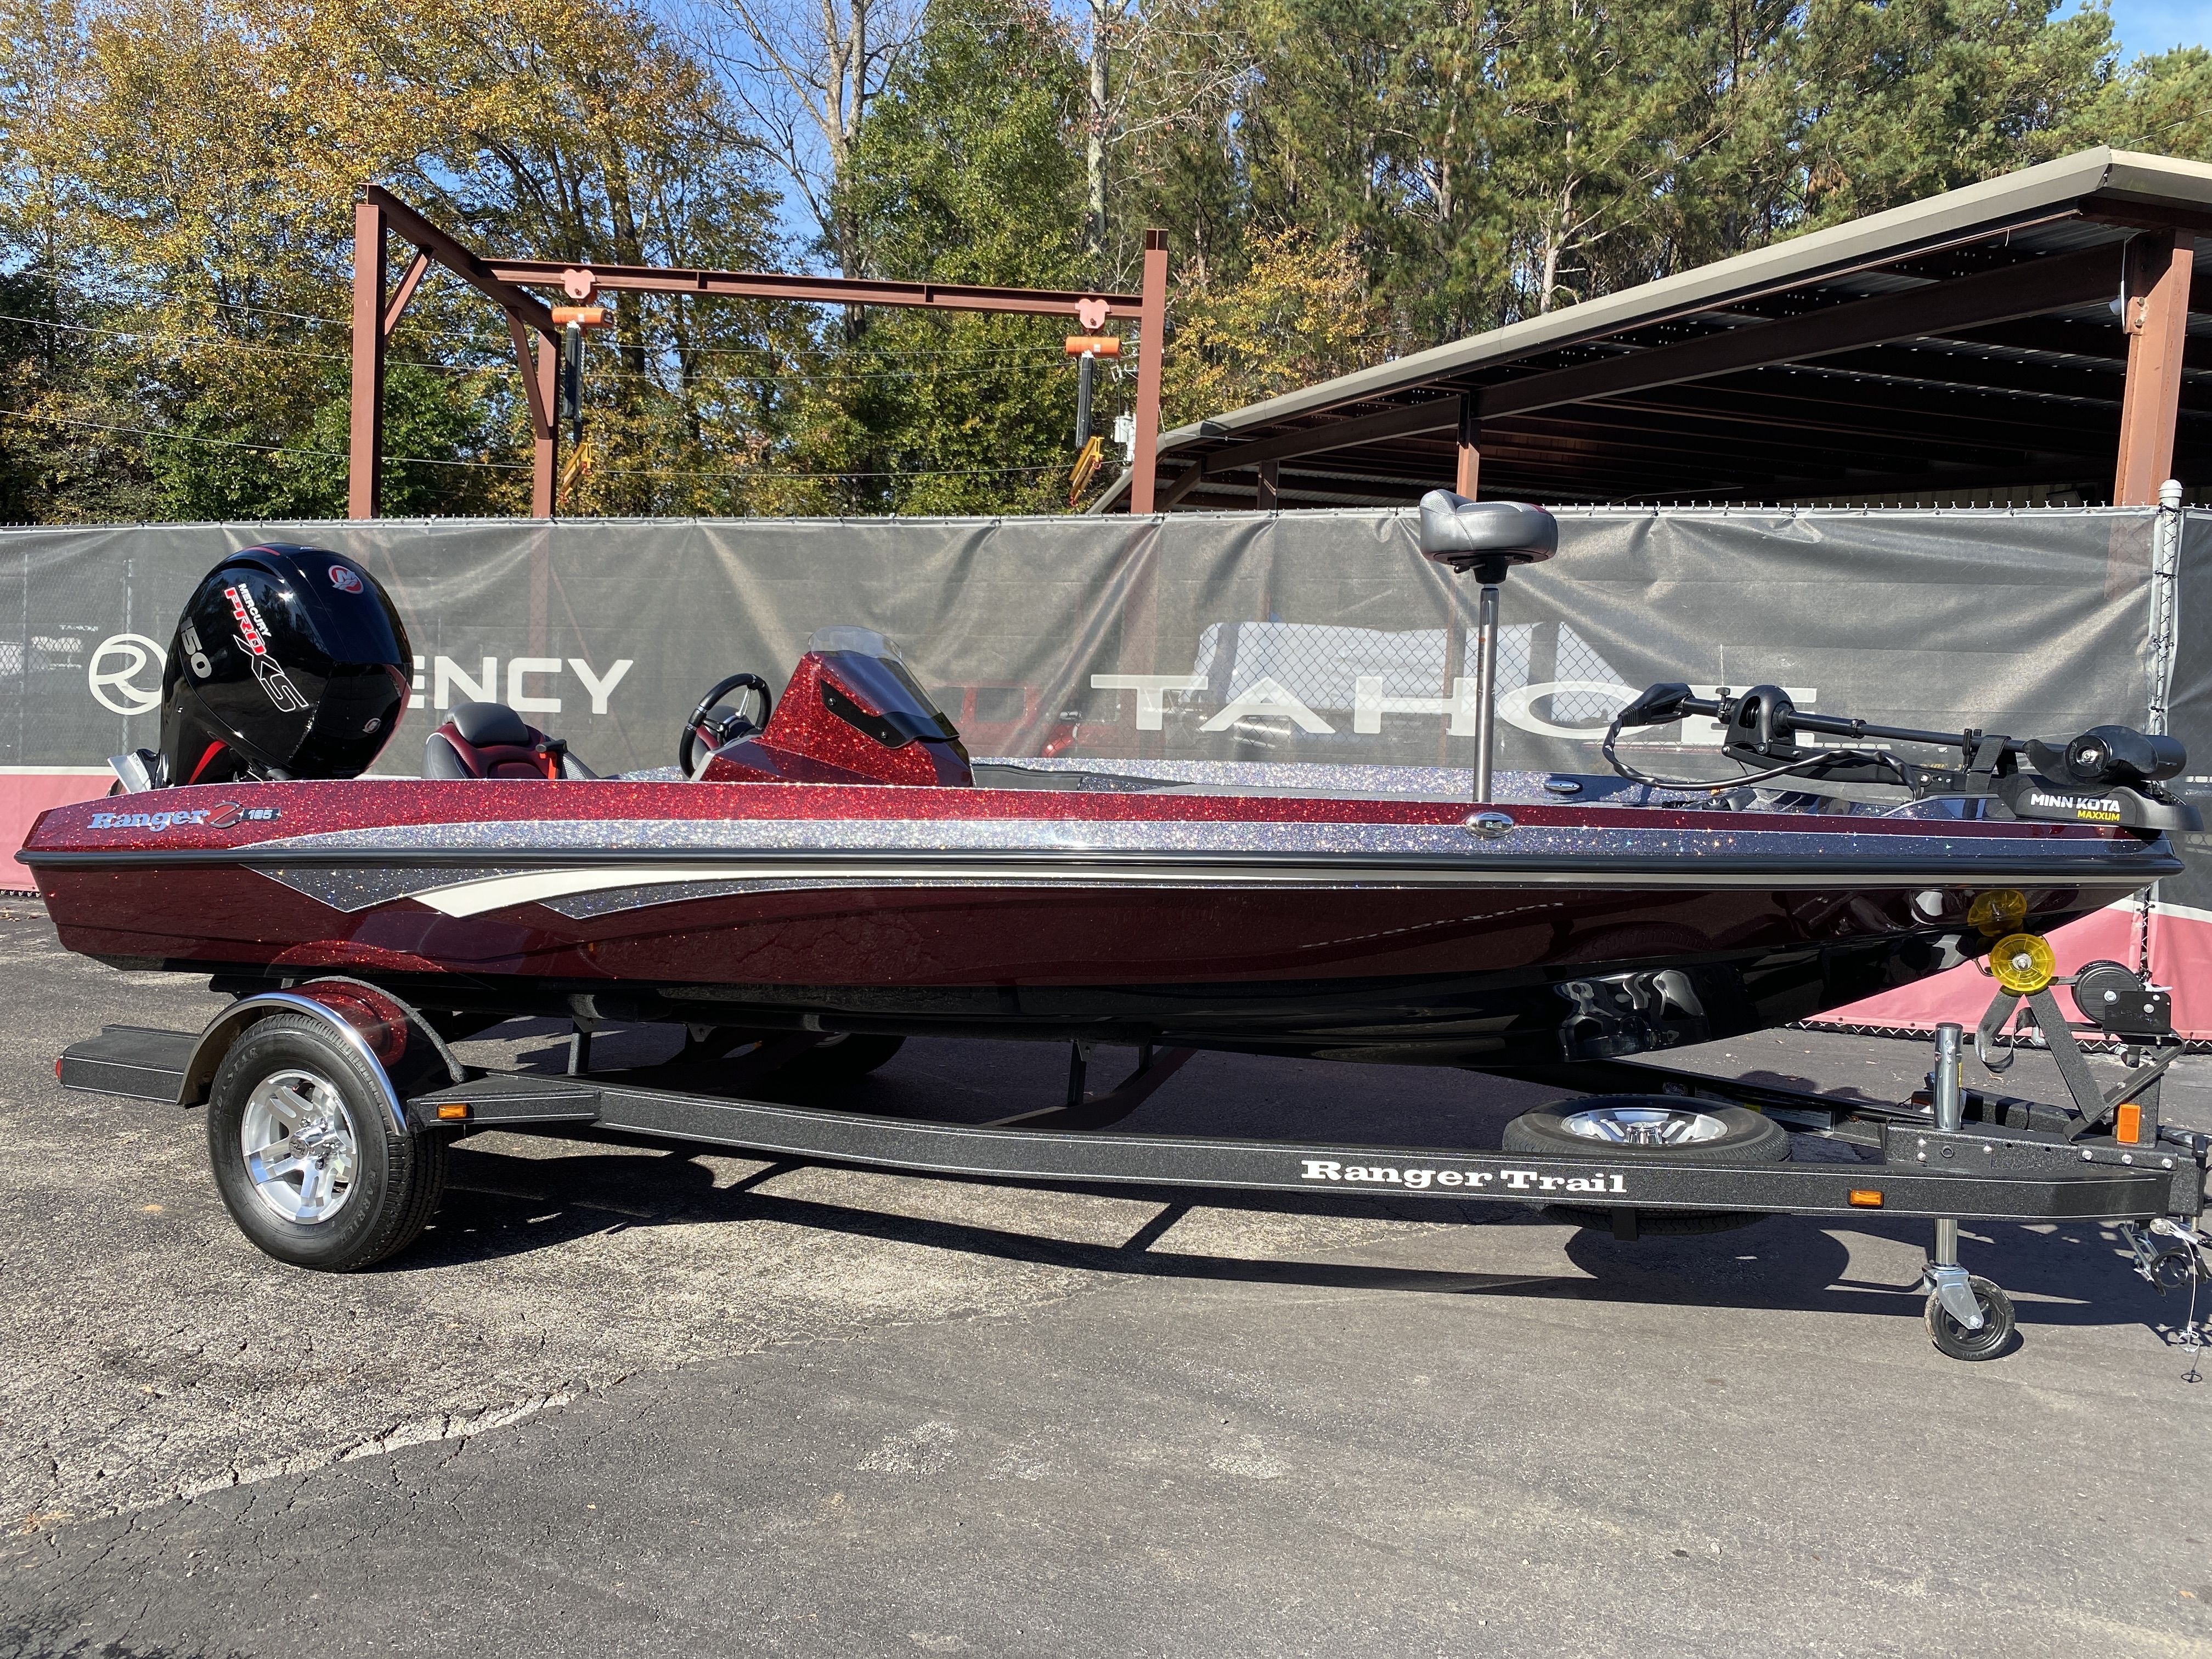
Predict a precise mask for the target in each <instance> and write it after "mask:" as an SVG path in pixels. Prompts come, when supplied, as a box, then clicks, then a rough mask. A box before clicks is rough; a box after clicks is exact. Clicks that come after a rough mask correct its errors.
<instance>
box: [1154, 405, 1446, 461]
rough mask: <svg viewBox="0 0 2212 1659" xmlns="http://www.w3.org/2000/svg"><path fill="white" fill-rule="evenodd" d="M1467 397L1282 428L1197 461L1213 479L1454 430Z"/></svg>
mask: <svg viewBox="0 0 2212 1659" xmlns="http://www.w3.org/2000/svg"><path fill="white" fill-rule="evenodd" d="M1463 401H1464V400H1463V399H1462V398H1430V399H1428V400H1427V401H1426V402H1425V403H1419V404H1406V405H1405V406H1403V407H1401V408H1398V409H1385V410H1379V411H1378V412H1376V413H1375V414H1373V415H1361V416H1356V417H1355V418H1353V419H1352V420H1349V421H1332V422H1324V423H1323V424H1322V425H1319V426H1309V427H1301V428H1298V429H1297V430H1296V431H1293V432H1279V433H1277V434H1276V435H1274V436H1273V437H1271V438H1255V439H1253V440H1252V441H1250V442H1249V443H1238V444H1231V445H1229V446H1228V447H1226V448H1223V449H1217V450H1215V451H1213V452H1212V453H1211V454H1206V455H1203V456H1201V457H1200V459H1199V461H1198V465H1200V466H1201V467H1203V468H1204V469H1205V471H1206V474H1207V475H1208V476H1209V477H1213V476H1218V475H1219V474H1221V473H1224V472H1237V471H1243V469H1244V468H1246V467H1248V466H1256V465H1259V464H1260V463H1261V461H1285V460H1289V459H1291V457H1293V456H1297V455H1318V454H1320V453H1322V452H1324V451H1326V450H1331V449H1352V448H1355V447H1358V446H1359V445H1361V444H1371V443H1379V442H1383V441H1386V440H1389V439H1392V438H1406V437H1411V436H1413V435H1415V434H1417V433H1422V432H1450V431H1454V430H1455V429H1456V428H1457V427H1458V425H1459V422H1460V412H1461V408H1462V403H1463ZM1192 447H1193V446H1189V445H1186V446H1184V447H1182V449H1181V450H1180V451H1179V452H1178V453H1182V454H1188V453H1190V450H1191V448H1192Z"/></svg>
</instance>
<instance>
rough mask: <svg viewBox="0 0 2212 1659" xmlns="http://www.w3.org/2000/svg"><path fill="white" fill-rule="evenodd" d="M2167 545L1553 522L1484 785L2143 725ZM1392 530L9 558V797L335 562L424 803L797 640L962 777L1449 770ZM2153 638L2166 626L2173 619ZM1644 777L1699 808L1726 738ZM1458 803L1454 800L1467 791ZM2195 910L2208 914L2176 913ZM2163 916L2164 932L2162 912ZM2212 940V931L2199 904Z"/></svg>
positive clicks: (1982, 529) (918, 526)
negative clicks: (1796, 719)
mask: <svg viewBox="0 0 2212 1659" xmlns="http://www.w3.org/2000/svg"><path fill="white" fill-rule="evenodd" d="M2157 516H2158V515H2157V514H2156V513H2155V512H2154V511H2153V510H2150V509H2107V510H2096V509H2082V510H2065V509H2059V510H2041V511H2033V512H2002V511H1989V512H1982V511H1906V512H1879V511H1862V510H1818V511H1797V512H1759V513H1746V512H1722V511H1717V510H1716V511H1710V512H1707V511H1684V510H1668V511H1650V510H1640V509H1622V508H1603V509H1590V510H1586V511H1577V510H1569V511H1566V512H1564V513H1562V514H1561V534H1560V544H1559V555H1558V556H1557V557H1556V558H1554V559H1553V560H1552V561H1551V562H1548V563H1546V564H1542V565H1539V566H1534V567H1528V568H1522V569H1521V570H1519V571H1517V572H1516V573H1515V574H1513V575H1512V577H1511V579H1510V580H1509V581H1508V583H1507V584H1506V587H1505V592H1504V604H1503V616H1504V629H1503V641H1502V646H1501V651H1500V667H1501V674H1500V685H1501V688H1502V691H1503V696H1502V698H1501V702H1500V708H1499V733H1500V744H1499V751H1500V752H1499V764H1500V765H1501V767H1505V768H1532V769H1557V770H1569V771H1583V772H1588V771H1594V770H1601V769H1602V768H1603V764H1604V763H1603V761H1602V760H1601V757H1600V755H1599V752H1598V738H1599V737H1600V736H1601V733H1602V732H1603V731H1604V728H1605V726H1606V724H1607V720H1609V719H1610V718H1611V716H1612V715H1613V713H1614V711H1615V710H1616V709H1618V708H1620V706H1621V705H1622V704H1623V703H1624V702H1626V700H1627V698H1628V697H1629V696H1631V695H1632V693H1633V692H1634V691H1635V690H1639V689H1641V688H1642V687H1643V686H1644V685H1645V684H1649V683H1650V682H1652V681H1656V680H1683V681H1687V682H1689V683H1690V684H1692V685H1693V686H1696V687H1700V688H1717V687H1720V686H1723V685H1726V686H1730V687H1735V688H1738V689H1741V688H1742V687H1745V686H1748V685H1752V684H1760V683H1768V684H1778V685H1780V686H1783V687H1784V688H1785V689H1786V690H1788V691H1789V692H1790V695H1791V696H1793V697H1794V698H1796V701H1797V702H1798V703H1799V704H1800V706H1801V707H1806V708H1817V709H1820V710H1821V711H1823V712H1829V713H1843V714H1856V715H1859V716H1863V717H1864V718H1866V719H1868V720H1875V721H1880V722H1883V723H1888V724H1897V725H1905V726H1929V727H1938V728H1948V729H1953V730H1955V729H1957V728H1959V727H1960V726H1964V725H1974V726H1983V727H1984V728H1987V729H1990V730H1993V731H2002V732H2011V733H2014V734H2015V735H2037V736H2045V737H2061V738H2063V737H2065V736H2068V735H2070V734H2072V733H2074V732H2078V731H2080V730H2081V729H2083V728H2084V727H2087V726H2093V725H2097V724H2100V723H2102V722H2106V721H2117V722H2119V723H2122V724H2126V725H2132V726H2141V725H2143V724H2144V723H2145V722H2146V720H2147V719H2148V718H2149V709H2150V704H2151V701H2152V681H2153V678H2154V670H2158V671H2162V670H2163V667H2164V661H2165V659H2164V658H2162V657H2158V658H2154V653H2153V652H2152V651H2151V649H2150V647H2149V643H2148V634H2149V624H2150V621H2151V617H2152V612H2153V604H2152V593H2153V582H2152V575H2151V572H2152V558H2153V550H2154V528H2155V522H2156V520H2157ZM2183 516H2184V517H2185V518H2186V519H2187V520H2188V523H2187V524H2186V526H2185V528H2184V533H2183V535H2182V537H2181V538H2180V539H2181V550H2180V561H2179V562H2180V567H2181V568H2180V571H2179V581H2178V583H2177V584H2176V590H2177V592H2178V615H2179V619H2180V622H2179V629H2178V645H2179V651H2178V654H2177V656H2176V657H2175V659H2174V666H2173V670H2172V695H2171V705H2172V724H2173V726H2174V729H2175V730H2176V731H2177V732H2178V733H2179V735H2181V736H2182V737H2183V738H2184V739H2185V741H2187V742H2188V743H2189V744H2190V746H2191V750H2192V751H2193V752H2194V753H2195V754H2196V755H2197V757H2199V763H2198V765H2197V767H2194V768H2192V770H2197V771H2203V772H2212V766H2207V765H2204V764H2203V763H2204V762H2205V761H2212V644H2208V641H2207V637H2206V629H2204V626H2203V615H2204V614H2205V613H2204V612H2203V610H2202V609H2200V608H2199V604H2198V601H2197V596H2198V595H2201V594H2204V593H2207V592H2212V587H2208V586H2207V584H2208V583H2212V569H2208V568H2207V566H2208V562H2212V516H2208V515H2204V514H2186V515H2183ZM1414 523H1415V521H1414V520H1413V516H1412V514H1411V513H1389V512H1363V513H1290V514H1285V515H1280V516H1271V515H1262V514H1257V513H1225V514H1190V515H1185V516H1175V517H1170V518H1167V519H1164V520H1129V519H1111V518H1054V519H1005V520H862V521H842V520H783V521H775V520H723V521H696V520H684V521H651V520H608V521H592V520H566V521H562V522H557V523H554V524H550V525H548V524H544V523H542V522H540V523H533V522H529V521H503V520H450V521H428V522H414V521H405V520H385V521H380V522H374V523H356V524H334V523H318V524H302V525H290V526H285V525H267V524H263V525H197V526H137V527H128V528H99V529H89V528H88V529H69V528H56V529H27V530H12V531H5V532H0V765H4V766H8V767H12V768H17V769H21V768H29V767H62V766H94V767H96V766H98V765H100V763H101V762H102V761H104V760H105V758H106V757H108V756H110V755H113V754H116V753H118V752H120V751H122V750H126V749H131V748H135V747H140V746H145V747H152V746H154V745H155V743H156V741H157V732H156V729H155V727H156V721H155V716H154V714H153V712H152V711H153V710H154V709H155V706H156V704H157V702H158V698H159V687H160V681H161V666H162V662H163V659H164V653H165V652H166V650H167V647H168V645H169V642H170V637H171V634H172V631H173V628H174V626H175V619H176V615H177V611H178V609H179V606H180V605H182V603H183V601H184V599H185V596H186V594H187V593H188V592H190V591H191V588H192V586H194V585H195V583H196V582H197V580H198V579H199V577H200V576H201V575H202V574H204V573H205V571H206V570H207V569H208V568H210V566H211V565H213V564H214V563H215V562H216V561H217V560H218V559H220V558H221V557H222V556H223V555H224V554H225V553H226V552H228V551H230V550H234V549H236V548H240V547H245V546H249V545H252V544H253V543H254V542H256V541H261V540H282V541H295V542H302V543H306V544H310V545H314V546H320V547H326V548H332V549H337V550H343V551H344V552H347V553H349V554H351V555H353V556H356V558H358V559H360V560H361V561H362V562H363V563H364V564H365V565H366V566H367V567H368V568H369V569H371V570H373V571H374V572H375V573H376V574H377V575H378V576H379V577H380V579H381V580H383V581H384V582H385V583H386V586H387V587H388V588H389V589H390V591H391V592H392V598H393V599H394V600H395V601H396V602H397V604H398V607H399V610H400V612H401V614H402V616H403V617H404V619H405V621H406V624H407V628H408V631H409V635H410V641H411V643H412V646H413V649H414V651H415V653H416V657H415V663H414V667H415V682H416V700H415V705H414V706H415V708H416V709H417V710H419V711H420V712H418V713H416V714H412V715H410V718H409V720H407V721H406V722H405V723H404V725H403V726H402V728H401V730H400V732H399V735H398V738H397V739H396V740H395V742H394V744H393V745H392V748H391V749H390V750H387V751H386V756H385V757H384V759H383V761H382V763H380V766H379V768H378V769H379V770H380V771H384V772H392V773H411V772H412V771H414V770H415V769H416V765H417V763H418V761H417V757H419V755H420V753H421V748H420V745H421V744H422V738H423V737H424V736H425V735H426V734H427V732H428V731H429V730H430V729H431V728H432V727H433V726H435V725H436V724H437V723H438V721H439V720H440V719H441V718H442V716H441V713H440V711H441V710H444V709H447V708H451V707H453V705H454V704H457V703H459V702H468V701H473V700H479V699H491V700H496V701H501V702H508V703H511V704H513V706H514V707H515V708H518V709H520V710H521V711H522V712H523V713H524V714H525V716H526V718H527V719H528V720H530V721H531V723H532V724H533V725H535V726H539V727H540V728H542V729H544V730H545V731H548V732H552V733H555V734H556V735H559V736H562V737H564V738H568V742H569V744H570V746H571V748H572V749H573V750H574V752H575V753H576V754H577V755H578V756H579V757H580V758H582V759H583V760H584V761H585V762H586V763H587V764H589V765H591V766H592V767H593V768H594V769H597V770H599V771H600V772H602V773H607V772H615V771H622V770H629V769H638V768H644V767H651V766H662V765H667V764H669V763H671V762H672V761H673V760H674V758H675V752H676V745H677V739H678V732H679V729H680V727H681V726H682V724H683V721H684V717H685V715H686V714H688V713H689V712H690V709H691V708H692V706H693V704H694V703H695V702H696V700H697V699H698V697H699V696H700V694H701V693H702V691H704V690H706V688H707V687H708V686H709V685H710V684H713V683H714V681H715V680H717V679H720V678H722V677H724V676H725V675H727V674H731V673H733V672H736V671H740V670H750V671H753V672H756V673H758V674H761V675H763V676H764V677H765V678H768V679H769V680H770V681H771V682H773V683H774V684H777V685H779V686H780V685H781V684H782V681H783V677H784V676H785V675H787V673H788V672H789V671H790V670H791V667H792V665H793V663H794V662H795V661H796V659H798V657H799V654H800V653H801V651H802V650H803V649H804V647H805V642H806V640H807V637H808V635H809V634H810V633H811V631H812V630H813V629H817V628H819V627H822V626H824V625H827V624H833V623H858V624H861V625H865V626H867V627H870V628H874V629H879V630H882V631H884V632H885V633H887V634H889V635H891V636H892V637H893V638H895V639H896V641H898V642H899V643H900V644H901V646H902V647H903V648H904V651H905V653H906V655H907V658H908V662H909V664H910V665H912V667H913V669H914V671H915V674H916V676H917V678H920V679H921V681H922V682H923V683H924V684H927V685H928V686H930V687H931V688H933V690H936V691H937V693H938V696H939V702H940V703H942V704H943V706H944V707H945V709H946V711H947V712H948V713H950V714H951V715H952V716H953V718H954V720H956V721H957V722H958V723H959V725H960V726H962V727H963V731H964V732H965V733H966V734H967V737H968V739H969V747H970V748H971V749H972V750H974V751H975V753H977V754H978V755H1005V756H1036V755H1041V754H1050V755H1055V756H1060V757H1066V758H1079V757H1113V758H1117V759H1124V760H1162V761H1170V760H1180V761H1192V760H1216V761H1224V760H1225V761H1268V762H1289V763H1299V762H1326V763H1380V764H1393V765H1419V766H1431V767H1435V766H1441V767H1448V768H1462V769H1463V768H1466V767H1468V766H1469V765H1470V764H1471V763H1472V757H1473V752H1474V702H1473V698H1472V696H1471V695H1470V693H1471V684H1472V679H1473V675H1474V667H1473V662H1472V653H1471V650H1470V645H1469V630H1470V627H1471V624H1472V622H1473V618H1474V605H1475V592H1474V587H1473V586H1472V585H1471V584H1470V583H1468V582H1467V581H1465V580H1461V579H1458V578H1455V577H1454V576H1453V575H1452V574H1450V573H1449V572H1448V571H1446V570H1443V569H1442V568H1438V567H1437V566H1434V565H1432V564H1430V563H1429V562H1426V561H1425V560H1424V559H1423V558H1422V557H1421V556H1420V554H1419V550H1418V549H1417V547H1416V545H1415V540H1414V534H1413V531H1414ZM2168 614H2169V616H2171V615H2172V614H2175V613H2174V612H2173V611H2172V610H2169V612H2168ZM1650 736H1651V737H1653V738H1657V739H1658V740H1659V741H1657V742H1656V743H1646V744H1644V745H1642V746H1640V747H1638V748H1635V749H1633V750H1629V751H1627V752H1628V753H1629V754H1631V755H1632V757H1635V758H1636V759H1637V760H1638V763H1639V764H1641V765H1643V766H1644V769H1647V770H1656V771H1662V772H1668V773H1681V772H1688V773H1692V774H1702V775H1706V776H1719V775H1723V774H1724V773H1726V772H1728V771H1729V768H1728V767H1727V766H1725V765H1724V764H1723V763H1721V762H1720V760H1719V758H1718V757H1717V755H1714V754H1713V753H1712V752H1711V750H1712V749H1713V748H1714V747H1715V745H1716V744H1717V732H1716V731H1715V730H1714V729H1713V728H1712V727H1711V722H1706V721H1691V722H1687V723H1686V725H1685V726H1683V727H1675V728H1665V729H1662V730H1660V731H1657V732H1654V733H1651V734H1650ZM1455 787H1456V786H1455ZM2188 885H2189V886H2191V887H2193V886H2194V885H2195V883H2194V881H2193V879H2192V880H2191V882H2190V883H2189V884H2188ZM2177 896H2179V895H2177ZM2188 902H2202V903H2204V904H2205V905H2206V908H2212V901H2203V900H2196V899H2191V900H2190V901H2188Z"/></svg>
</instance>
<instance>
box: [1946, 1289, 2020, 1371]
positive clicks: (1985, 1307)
mask: <svg viewBox="0 0 2212 1659" xmlns="http://www.w3.org/2000/svg"><path fill="white" fill-rule="evenodd" d="M1966 1283H1967V1285H1968V1286H1969V1287H1970V1288H1971V1289H1972V1291H1973V1292H1974V1300H1975V1301H1976V1302H1978V1303H1979V1304H1981V1309H1982V1328H1981V1329H1979V1330H1978V1331H1970V1330H1968V1329H1967V1328H1966V1327H1965V1326H1964V1325H1961V1324H1960V1322H1958V1321H1957V1320H1955V1319H1954V1318H1952V1317H1951V1310H1949V1309H1948V1308H1947V1307H1945V1306H1944V1305H1943V1304H1942V1298H1940V1297H1935V1296H1930V1297H1929V1298H1928V1334H1929V1339H1930V1340H1933V1341H1934V1343H1935V1344H1936V1346H1937V1347H1938V1348H1941V1349H1942V1351H1943V1352H1945V1353H1947V1354H1948V1355H1950V1356H1951V1358H1954V1359H1996V1358H1999V1357H2000V1356H2001V1355H2003V1354H2007V1353H2009V1352H2011V1351H2012V1347H2013V1339H2014V1337H2015V1335H2016V1334H2018V1331H2017V1327H2016V1325H2015V1321H2014V1317H2013V1311H2012V1298H2011V1297H2008V1296H2007V1295H2006V1294H2005V1293H2004V1292H2003V1291H2001V1290H1999V1289H1998V1288H1997V1287H1996V1285H1992V1284H1991V1283H1990V1281H1989V1280H1988V1279H1967V1281H1966Z"/></svg>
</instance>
